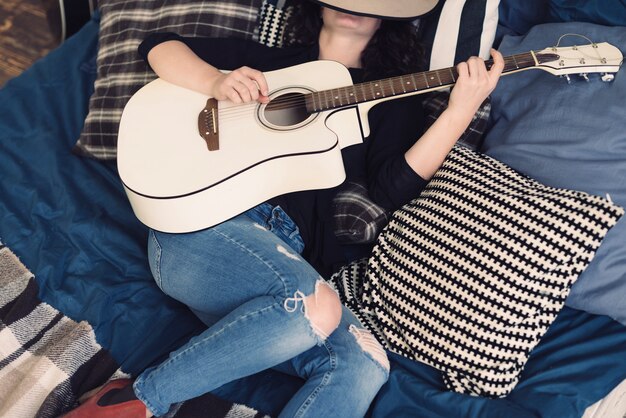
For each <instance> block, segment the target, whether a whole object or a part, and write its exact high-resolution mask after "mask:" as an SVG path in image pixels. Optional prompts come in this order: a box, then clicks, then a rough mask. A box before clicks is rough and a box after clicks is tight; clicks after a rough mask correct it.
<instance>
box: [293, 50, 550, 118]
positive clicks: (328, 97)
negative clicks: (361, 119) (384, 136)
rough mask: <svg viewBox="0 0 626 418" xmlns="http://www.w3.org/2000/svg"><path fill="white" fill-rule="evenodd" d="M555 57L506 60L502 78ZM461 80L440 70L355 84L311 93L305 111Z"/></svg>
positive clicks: (410, 92)
mask: <svg viewBox="0 0 626 418" xmlns="http://www.w3.org/2000/svg"><path fill="white" fill-rule="evenodd" d="M558 58H559V57H558V55H556V54H535V53H533V52H526V53H523V54H517V55H511V56H508V57H505V59H504V64H505V66H504V70H503V72H502V73H503V74H507V73H514V72H517V71H522V70H528V69H531V68H534V67H536V66H538V65H539V64H541V63H542V62H547V61H554V60H556V59H558ZM485 65H486V66H487V68H488V69H489V68H491V66H492V65H493V60H488V61H485ZM457 79H458V72H457V70H456V68H455V67H449V68H444V69H440V70H433V71H425V72H420V73H413V74H407V75H402V76H397V77H391V78H386V79H382V80H376V81H368V82H365V83H359V84H354V85H351V86H346V87H340V88H336V89H330V90H323V91H317V92H314V93H309V94H307V95H306V97H305V102H306V108H307V111H308V112H309V113H316V112H322V111H326V110H332V109H339V108H342V107H349V106H353V105H355V104H359V103H364V102H371V101H376V100H389V99H391V98H400V97H404V96H409V95H414V94H421V93H426V92H428V91H432V90H440V89H444V88H447V87H449V86H452V85H454V84H455V83H456V80H457Z"/></svg>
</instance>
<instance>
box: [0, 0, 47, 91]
mask: <svg viewBox="0 0 626 418" xmlns="http://www.w3.org/2000/svg"><path fill="white" fill-rule="evenodd" d="M42 4H43V3H42V0H0V87H2V86H3V85H4V84H5V83H6V82H7V80H9V79H11V78H13V77H15V76H17V75H19V74H21V73H22V71H24V70H25V69H26V68H28V67H29V66H30V65H31V64H32V63H33V62H34V61H36V60H37V59H38V58H40V57H42V56H44V55H45V54H47V53H48V51H50V50H51V49H52V48H54V47H56V46H57V41H56V40H55V39H54V36H53V34H52V32H51V31H50V27H49V25H48V21H47V19H46V13H45V10H44V7H43V5H42Z"/></svg>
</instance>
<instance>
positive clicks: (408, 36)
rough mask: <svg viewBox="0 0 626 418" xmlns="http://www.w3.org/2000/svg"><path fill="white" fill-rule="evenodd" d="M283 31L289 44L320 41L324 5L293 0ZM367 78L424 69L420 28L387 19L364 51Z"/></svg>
mask: <svg viewBox="0 0 626 418" xmlns="http://www.w3.org/2000/svg"><path fill="white" fill-rule="evenodd" d="M291 5H292V11H291V14H290V16H289V18H288V19H287V24H286V27H285V31H284V34H283V44H284V45H285V46H305V45H313V44H315V43H317V42H318V38H319V33H320V30H321V28H322V23H323V22H322V19H321V6H320V5H319V4H317V3H314V2H312V1H309V0H293V1H292V2H291ZM361 63H362V65H363V70H364V72H365V78H366V79H374V78H383V77H392V76H396V75H401V74H409V73H414V72H417V71H420V70H421V69H422V68H423V66H424V48H423V46H422V44H421V43H420V42H419V38H418V34H417V28H416V26H415V25H414V24H413V23H412V22H410V21H400V20H383V21H382V22H381V25H380V28H379V29H378V30H377V31H376V33H375V34H374V36H373V37H372V39H371V40H370V42H369V43H368V44H367V46H366V47H365V49H364V50H363V53H362V54H361Z"/></svg>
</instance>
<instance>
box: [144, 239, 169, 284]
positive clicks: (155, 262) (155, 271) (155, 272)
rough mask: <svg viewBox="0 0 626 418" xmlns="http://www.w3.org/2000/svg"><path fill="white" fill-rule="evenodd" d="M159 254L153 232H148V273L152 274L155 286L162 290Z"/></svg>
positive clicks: (159, 249)
mask: <svg viewBox="0 0 626 418" xmlns="http://www.w3.org/2000/svg"><path fill="white" fill-rule="evenodd" d="M161 253H162V250H161V244H159V240H158V239H157V237H156V234H155V233H154V231H153V230H150V232H149V234H148V262H149V264H150V271H151V272H152V277H154V281H155V282H156V284H157V286H159V288H160V289H161V290H163V282H162V280H161ZM163 291H164V290H163ZM164 292H165V291H164Z"/></svg>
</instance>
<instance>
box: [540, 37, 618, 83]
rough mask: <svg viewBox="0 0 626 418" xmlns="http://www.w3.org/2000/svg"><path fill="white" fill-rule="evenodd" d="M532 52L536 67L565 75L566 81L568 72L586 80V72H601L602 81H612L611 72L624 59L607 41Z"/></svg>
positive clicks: (615, 70)
mask: <svg viewBox="0 0 626 418" xmlns="http://www.w3.org/2000/svg"><path fill="white" fill-rule="evenodd" d="M532 54H533V57H534V58H535V60H536V62H537V66H536V68H540V69H542V70H545V71H547V72H549V73H552V74H554V75H560V76H565V77H566V78H567V79H568V81H569V74H580V75H581V76H582V77H584V78H585V79H587V80H588V78H587V74H590V73H602V74H603V76H602V80H603V81H612V80H613V78H614V75H613V74H614V73H616V72H617V71H619V68H620V66H621V65H622V62H623V60H624V56H623V55H622V52H621V51H620V50H619V49H618V48H616V47H615V46H613V45H611V44H609V43H607V42H602V43H591V44H588V45H578V46H566V47H550V48H546V49H543V50H541V51H533V52H532Z"/></svg>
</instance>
